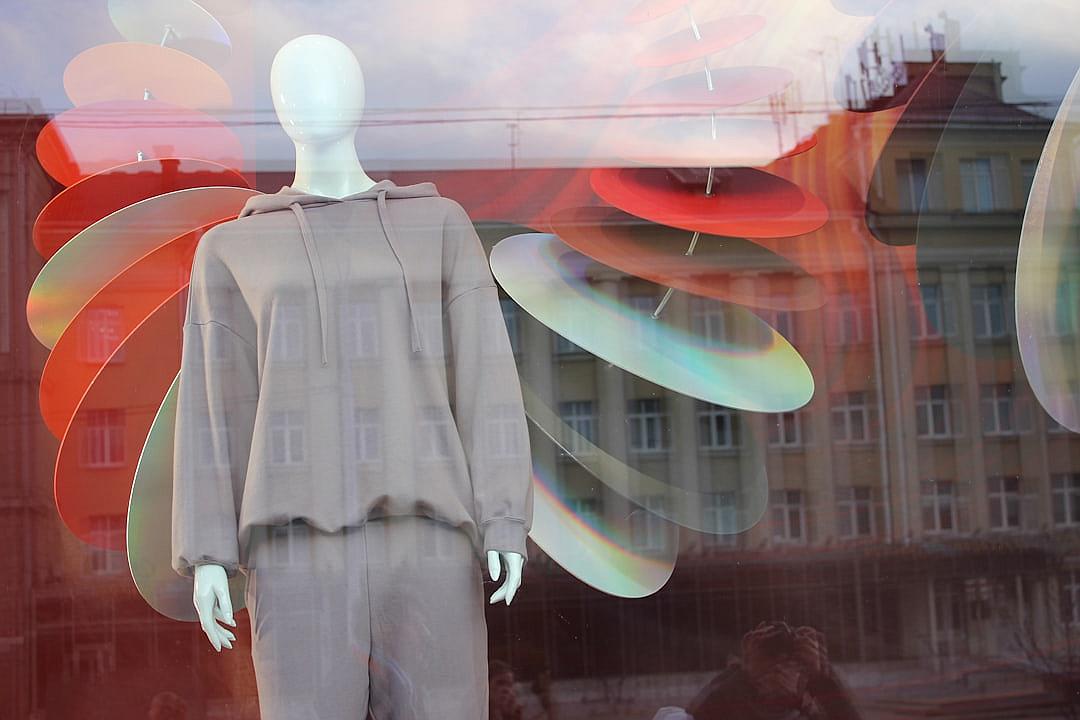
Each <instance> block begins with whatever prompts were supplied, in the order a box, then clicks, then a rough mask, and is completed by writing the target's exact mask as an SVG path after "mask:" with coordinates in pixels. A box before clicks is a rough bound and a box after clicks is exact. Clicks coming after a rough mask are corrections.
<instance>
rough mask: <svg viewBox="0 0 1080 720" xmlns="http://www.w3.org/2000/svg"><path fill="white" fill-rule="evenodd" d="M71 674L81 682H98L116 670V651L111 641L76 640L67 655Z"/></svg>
mask: <svg viewBox="0 0 1080 720" xmlns="http://www.w3.org/2000/svg"><path fill="white" fill-rule="evenodd" d="M68 660H69V662H70V663H71V674H72V677H73V678H77V679H78V680H79V681H81V682H95V681H97V682H100V681H101V680H102V678H104V677H105V676H107V675H109V674H111V673H113V672H115V671H116V651H115V646H114V645H113V644H112V643H107V642H105V643H94V642H89V643H88V642H77V643H75V645H74V647H72V648H71V654H70V655H69V656H68Z"/></svg>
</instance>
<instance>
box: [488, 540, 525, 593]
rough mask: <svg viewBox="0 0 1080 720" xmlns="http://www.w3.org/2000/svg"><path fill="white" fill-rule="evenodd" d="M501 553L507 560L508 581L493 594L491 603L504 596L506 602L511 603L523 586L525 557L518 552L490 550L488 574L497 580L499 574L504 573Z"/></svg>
mask: <svg viewBox="0 0 1080 720" xmlns="http://www.w3.org/2000/svg"><path fill="white" fill-rule="evenodd" d="M500 554H501V555H502V559H503V560H505V561H506V582H504V583H503V584H502V586H501V587H500V588H499V589H498V590H496V591H495V592H493V593H492V594H491V599H490V600H488V604H489V605H490V604H491V603H496V602H498V601H500V600H502V599H503V598H506V604H507V605H509V604H510V601H511V600H513V599H514V595H515V594H517V590H518V588H519V587H521V567H522V565H524V564H525V558H523V557H522V556H521V555H519V554H518V553H516V552H504V553H499V552H498V551H497V550H488V554H487V561H488V574H489V575H490V576H491V579H492V580H496V581H497V580H498V579H499V575H501V574H502V562H501V561H500V560H499V555H500Z"/></svg>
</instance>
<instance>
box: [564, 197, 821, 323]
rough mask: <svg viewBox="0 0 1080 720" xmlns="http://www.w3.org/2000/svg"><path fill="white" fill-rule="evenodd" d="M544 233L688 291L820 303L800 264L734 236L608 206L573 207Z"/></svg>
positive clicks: (767, 303)
mask: <svg viewBox="0 0 1080 720" xmlns="http://www.w3.org/2000/svg"><path fill="white" fill-rule="evenodd" d="M551 229H552V232H554V233H556V234H557V235H558V236H559V239H560V240H562V241H563V242H564V243H566V244H567V245H569V246H570V247H572V248H574V249H575V250H577V251H578V252H580V253H582V254H583V255H588V256H589V257H591V258H592V259H594V260H596V261H597V262H601V263H603V264H605V265H607V266H609V267H613V268H615V269H617V270H621V271H623V272H625V273H627V274H628V275H633V276H635V277H640V278H644V279H646V280H649V281H651V282H654V283H657V284H658V285H664V286H667V287H673V288H676V289H679V290H684V291H686V292H688V293H692V294H694V295H701V296H704V297H710V298H715V299H717V300H726V301H728V302H734V303H738V304H740V305H747V306H750V307H758V308H767V309H773V310H809V309H812V308H817V307H821V305H822V304H823V303H824V301H825V300H824V294H823V292H822V289H821V284H820V283H819V282H818V281H817V280H816V279H815V278H813V277H810V276H809V275H808V274H807V273H806V272H804V271H803V270H802V268H800V267H798V266H797V265H794V264H792V263H790V262H788V261H787V260H784V259H783V258H781V257H779V256H778V255H776V254H774V253H772V252H770V251H769V250H766V249H765V248H763V247H761V246H759V245H755V244H754V243H752V242H749V241H747V240H743V239H741V238H730V237H717V236H715V235H702V236H700V237H699V238H698V240H697V242H696V243H695V245H694V252H693V254H691V255H687V254H686V250H687V248H688V246H689V243H690V240H691V238H692V233H690V232H688V231H686V230H678V229H673V228H670V227H666V226H663V225H656V224H654V223H649V222H643V221H640V220H638V219H637V218H634V217H633V216H631V215H627V214H626V213H624V212H622V211H621V210H616V209H614V208H608V207H575V208H567V209H566V210H562V211H559V212H558V213H556V214H555V215H554V216H552V218H551Z"/></svg>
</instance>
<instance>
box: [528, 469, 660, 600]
mask: <svg viewBox="0 0 1080 720" xmlns="http://www.w3.org/2000/svg"><path fill="white" fill-rule="evenodd" d="M540 472H541V477H540V478H539V479H537V481H536V482H535V483H534V485H533V526H532V530H531V531H530V532H529V537H531V538H532V539H533V542H535V543H536V544H537V545H538V546H539V547H540V549H541V550H543V551H544V552H545V553H547V554H548V556H550V557H551V559H552V560H554V561H555V562H556V563H558V564H559V566H561V567H562V568H563V569H564V570H566V571H567V572H568V573H570V574H571V575H573V576H574V577H576V578H577V579H578V580H581V581H582V582H584V583H585V584H587V585H589V586H591V587H594V588H596V589H597V590H599V591H601V592H604V593H607V594H608V595H614V596H616V597H626V598H640V597H646V596H648V595H651V594H653V593H655V592H657V591H658V590H660V588H662V587H663V586H664V584H665V583H666V582H667V581H668V578H670V577H671V573H672V571H674V569H675V560H676V558H677V556H678V546H679V528H678V526H677V525H673V524H671V523H665V522H663V521H662V520H661V521H660V522H661V523H662V524H663V535H664V539H663V541H662V542H661V543H660V545H661V547H662V548H663V549H662V550H661V551H659V552H654V553H648V554H646V553H643V552H641V551H640V550H637V549H635V547H634V544H633V543H632V542H631V541H630V529H629V526H630V522H631V521H632V519H636V518H635V515H640V514H641V513H648V510H645V509H644V508H642V507H640V506H638V505H635V504H634V503H631V502H629V501H628V500H626V499H624V498H621V497H619V496H617V495H615V494H614V493H611V492H606V491H604V490H602V489H600V490H594V493H595V494H594V497H596V496H598V497H599V498H600V499H601V504H602V506H603V507H604V508H605V509H606V510H607V512H605V515H604V517H590V518H586V517H582V516H581V515H578V514H576V513H575V512H574V511H573V510H572V509H571V508H570V507H569V506H568V505H567V503H566V498H564V497H562V496H561V495H560V493H559V492H558V491H557V490H556V488H557V487H558V483H557V482H556V481H554V480H553V479H552V478H553V476H554V474H553V473H552V472H551V470H550V469H549V468H545V469H542V470H541V471H540Z"/></svg>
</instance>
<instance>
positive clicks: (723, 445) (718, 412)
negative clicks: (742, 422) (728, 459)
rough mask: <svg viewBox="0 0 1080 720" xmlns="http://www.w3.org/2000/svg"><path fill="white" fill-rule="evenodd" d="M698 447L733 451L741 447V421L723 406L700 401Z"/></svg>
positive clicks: (733, 412) (698, 404) (732, 411)
mask: <svg viewBox="0 0 1080 720" xmlns="http://www.w3.org/2000/svg"><path fill="white" fill-rule="evenodd" d="M697 406H698V411H697V417H698V447H699V448H701V449H702V450H732V449H734V448H736V447H738V446H739V419H738V416H737V415H736V414H735V411H734V410H732V409H731V408H728V407H724V406H723V405H716V404H714V403H710V402H705V401H703V400H698V402H697Z"/></svg>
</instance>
